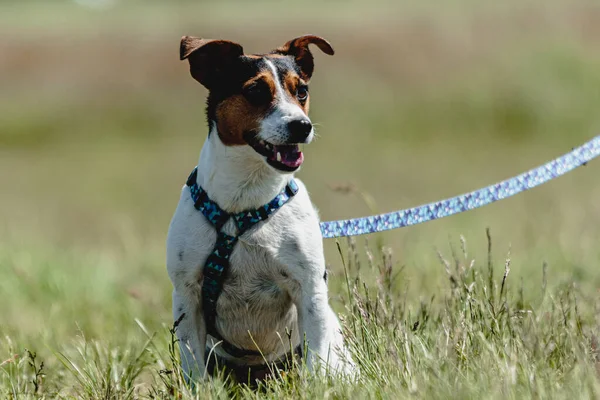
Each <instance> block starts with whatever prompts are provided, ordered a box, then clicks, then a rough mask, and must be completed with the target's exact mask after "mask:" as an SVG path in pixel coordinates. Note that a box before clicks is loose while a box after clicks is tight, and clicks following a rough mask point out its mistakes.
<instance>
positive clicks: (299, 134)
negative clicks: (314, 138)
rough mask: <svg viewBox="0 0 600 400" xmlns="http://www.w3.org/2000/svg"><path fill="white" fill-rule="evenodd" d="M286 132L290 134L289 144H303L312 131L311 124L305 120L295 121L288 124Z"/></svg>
mask: <svg viewBox="0 0 600 400" xmlns="http://www.w3.org/2000/svg"><path fill="white" fill-rule="evenodd" d="M288 130H289V132H290V140H289V141H290V142H291V143H304V142H305V141H306V138H307V137H308V135H310V132H311V131H312V124H311V122H310V120H308V119H306V118H302V119H295V120H293V121H290V122H288Z"/></svg>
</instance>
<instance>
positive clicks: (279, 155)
mask: <svg viewBox="0 0 600 400" xmlns="http://www.w3.org/2000/svg"><path fill="white" fill-rule="evenodd" d="M277 161H278V162H281V153H280V152H277Z"/></svg>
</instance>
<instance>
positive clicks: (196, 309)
mask: <svg viewBox="0 0 600 400" xmlns="http://www.w3.org/2000/svg"><path fill="white" fill-rule="evenodd" d="M173 319H174V320H175V321H176V322H178V324H177V326H176V327H175V332H176V334H177V339H178V340H179V351H180V354H181V366H182V368H183V373H184V376H185V379H186V381H187V382H188V383H191V382H194V381H197V380H199V379H203V378H204V375H205V370H206V367H205V364H204V353H205V348H206V325H205V323H204V317H203V315H202V307H201V304H200V303H199V302H198V301H193V300H192V301H185V300H184V299H183V297H182V296H180V295H179V294H178V293H177V292H176V291H175V290H174V291H173Z"/></svg>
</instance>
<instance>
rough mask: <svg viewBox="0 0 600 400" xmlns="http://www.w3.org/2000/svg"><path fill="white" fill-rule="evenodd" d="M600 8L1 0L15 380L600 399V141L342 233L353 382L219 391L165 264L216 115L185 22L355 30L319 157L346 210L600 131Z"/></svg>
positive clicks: (308, 380) (504, 165) (528, 158)
mask: <svg viewBox="0 0 600 400" xmlns="http://www.w3.org/2000/svg"><path fill="white" fill-rule="evenodd" d="M267 10H268V11H267ZM266 27H268V28H266ZM598 27H600V8H599V7H598V5H597V4H596V3H594V2H588V1H584V0H577V1H571V0H568V1H567V0H553V1H551V2H549V1H544V2H541V1H528V2H525V3H524V2H522V1H517V0H511V1H507V2H503V3H501V4H500V3H498V4H491V3H486V2H474V1H467V0H460V1H456V2H449V3H444V4H443V5H441V4H438V3H433V2H432V3H425V2H416V1H402V2H384V1H382V2H378V3H377V5H375V6H371V5H369V6H367V5H366V3H363V2H326V3H322V2H319V3H317V2H310V1H309V2H308V3H306V2H305V3H290V2H273V1H263V2H253V3H252V5H248V4H246V3H234V2H228V3H223V2H220V3H215V2H203V3H197V2H173V3H171V2H170V3H166V2H159V1H155V2H143V3H142V2H134V1H131V2H124V1H122V2H119V3H118V5H117V6H115V7H113V8H106V9H88V8H83V7H76V6H75V5H74V3H73V2H70V1H56V2H27V3H25V2H8V1H3V2H0V34H1V35H2V37H3V38H4V39H3V40H2V41H1V43H0V76H2V79H1V81H2V84H1V86H2V90H0V171H1V172H0V398H11V397H12V398H38V397H45V398H54V397H62V398H74V397H75V398H103V399H104V398H127V397H129V398H139V397H141V398H152V397H154V398H193V397H194V396H196V397H199V398H211V397H212V398H224V397H227V396H230V395H232V396H234V397H235V396H237V397H239V398H253V399H259V398H286V397H290V398H336V399H337V398H377V399H380V398H390V399H392V398H393V399H395V398H409V397H415V398H428V399H429V398H474V399H480V398H528V397H531V398H567V397H570V398H597V397H599V394H598V389H599V388H598V376H599V375H598V371H599V370H600V369H599V368H600V367H598V364H597V362H598V360H600V358H599V357H600V355H599V354H598V352H599V351H600V350H598V339H597V335H598V325H597V324H598V321H597V309H598V305H599V303H598V287H600V274H599V273H598V266H599V265H600V248H599V247H598V241H599V238H600V202H599V201H598V199H599V198H600V186H599V185H598V174H599V172H598V165H597V163H596V162H592V163H590V165H588V166H587V167H585V168H581V169H579V170H577V171H575V172H573V173H571V174H569V175H567V176H566V177H563V178H561V179H558V180H556V181H554V182H552V183H549V184H547V185H544V186H543V187H541V188H538V189H535V190H534V191H531V192H527V193H525V194H523V195H520V196H517V197H514V198H511V199H508V200H505V201H502V202H500V203H497V204H494V205H491V206H488V207H485V208H482V209H479V210H475V211H471V212H469V213H465V214H462V215H459V216H455V217H452V218H447V219H443V220H439V221H434V222H431V223H428V224H424V225H419V226H414V227H411V228H408V229H403V230H397V231H393V232H387V233H384V234H379V235H370V236H367V237H359V238H355V240H353V241H351V242H346V241H342V242H341V248H342V251H341V255H340V252H339V251H338V247H337V245H336V242H335V241H332V240H328V241H326V242H325V251H326V259H327V263H328V267H329V269H330V271H331V273H330V277H331V279H330V293H331V302H332V304H333V306H334V308H335V309H336V310H337V311H338V312H339V313H340V315H341V317H342V319H343V324H344V326H345V329H346V336H347V340H348V343H349V345H350V347H351V348H352V351H353V353H354V355H355V359H356V360H358V362H359V364H360V372H361V375H360V378H359V380H358V381H357V382H356V383H353V384H349V383H347V382H342V381H339V380H336V379H333V378H331V377H327V376H303V377H300V376H298V373H297V371H293V372H291V373H290V374H287V375H285V377H283V378H282V379H281V380H278V381H275V382H271V383H269V384H268V386H267V387H265V388H263V389H262V390H261V391H259V392H257V393H255V392H251V391H249V390H248V389H247V388H243V387H238V386H232V385H230V384H229V383H226V382H222V381H221V380H213V381H210V382H205V383H202V384H200V386H199V389H198V393H197V394H196V395H194V394H193V393H192V392H190V391H189V390H188V389H187V388H186V387H185V385H183V383H182V381H181V377H180V375H179V369H178V366H177V357H178V356H177V352H176V351H174V350H173V342H172V337H171V333H170V332H169V330H170V329H171V324H172V317H171V312H170V307H171V304H170V302H171V284H170V282H169V280H168V277H167V274H166V270H165V266H164V259H165V254H164V253H165V243H164V242H165V237H166V231H167V227H168V223H169V219H170V218H171V215H172V212H173V210H174V208H175V206H176V203H177V200H178V197H179V190H180V188H181V185H182V184H183V181H184V179H185V178H186V177H187V174H188V173H189V171H190V170H191V168H192V167H193V165H194V164H195V163H196V160H197V157H198V153H199V149H200V147H201V145H202V141H203V140H204V137H205V134H206V128H205V122H204V115H203V107H204V96H205V92H204V90H203V89H202V88H201V87H200V86H199V85H197V84H196V83H195V82H194V81H193V80H192V79H191V78H190V77H189V75H188V70H187V67H186V66H185V63H181V62H180V61H179V60H178V57H177V56H178V54H177V49H178V40H179V38H180V36H181V35H183V34H193V35H202V36H206V37H223V38H228V39H232V40H238V41H240V42H241V43H242V44H243V45H244V47H245V48H246V49H248V51H256V52H261V51H265V50H267V49H270V48H273V47H276V46H278V45H280V44H282V43H283V42H284V41H286V40H288V39H290V38H291V37H294V36H297V35H299V34H302V33H308V32H310V33H315V34H320V35H322V36H324V37H326V38H328V39H329V40H330V41H331V42H332V44H333V45H334V47H335V49H336V55H335V56H334V57H326V56H324V55H322V54H318V53H317V51H315V57H316V72H315V77H314V79H313V83H312V86H311V93H312V101H311V106H312V109H311V117H312V119H313V121H314V122H316V123H318V126H317V128H318V134H319V136H318V138H317V140H316V141H315V142H314V143H313V144H311V145H310V146H306V149H305V153H306V160H307V161H306V163H305V165H304V166H303V168H302V171H301V172H300V173H299V177H300V178H301V179H302V180H303V181H304V182H305V183H306V185H307V187H308V188H309V190H310V192H311V193H310V194H311V198H312V199H313V201H314V203H315V204H316V206H317V207H318V208H319V209H320V212H321V215H322V218H323V219H324V220H330V219H337V218H349V217H356V216H361V215H367V214H371V213H373V212H384V211H391V210H395V209H400V208H405V207H410V206H415V205H418V204H421V203H424V202H429V201H434V200H437V199H440V198H446V197H450V196H452V195H456V194H459V193H462V192H465V191H469V190H473V189H476V188H478V187H481V186H485V185H488V184H490V183H493V182H495V181H498V180H501V179H504V178H507V177H509V176H513V175H515V174H517V173H520V172H522V171H524V170H526V169H529V168H531V167H534V166H537V165H539V164H542V163H543V162H546V161H547V160H549V159H551V158H554V157H556V156H558V155H559V154H562V153H565V152H566V151H568V150H570V149H571V148H572V147H574V146H576V145H579V144H581V143H582V142H583V141H585V140H586V139H587V138H589V137H591V136H593V135H595V134H597V132H598V131H599V129H598V128H600V113H598V112H597V110H598V109H600V91H599V90H598V87H599V86H600V68H599V67H600V58H599V57H598V52H597V48H598V44H599V43H600V31H599V30H598ZM343 188H346V189H348V188H349V189H350V190H341V189H343ZM488 227H489V228H491V231H492V237H493V251H492V253H491V255H489V254H488V238H487V235H486V228H488ZM467 242H468V244H469V249H468V251H467V249H466V243H467ZM438 250H439V252H440V253H441V254H442V256H441V259H440V257H439V256H438ZM509 252H510V255H509ZM509 258H510V265H509V266H510V273H509V274H508V276H507V277H506V279H505V280H504V281H503V279H504V272H505V268H504V266H505V265H506V264H507V261H506V260H507V259H509ZM472 260H475V261H472ZM488 260H491V263H490V262H489V261H488ZM490 265H492V266H493V274H492V273H491V272H490V270H491V268H490ZM544 265H546V267H545V268H544V267H543V266H544ZM544 271H545V272H544ZM503 282H504V283H503ZM42 363H43V367H42ZM300 368H301V366H300ZM180 395H181V396H180Z"/></svg>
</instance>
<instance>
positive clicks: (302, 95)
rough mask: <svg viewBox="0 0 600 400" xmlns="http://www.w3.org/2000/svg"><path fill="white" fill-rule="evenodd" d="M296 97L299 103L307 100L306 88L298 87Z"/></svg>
mask: <svg viewBox="0 0 600 400" xmlns="http://www.w3.org/2000/svg"><path fill="white" fill-rule="evenodd" d="M296 97H298V100H300V101H306V99H307V98H308V86H298V91H297V93H296Z"/></svg>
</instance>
